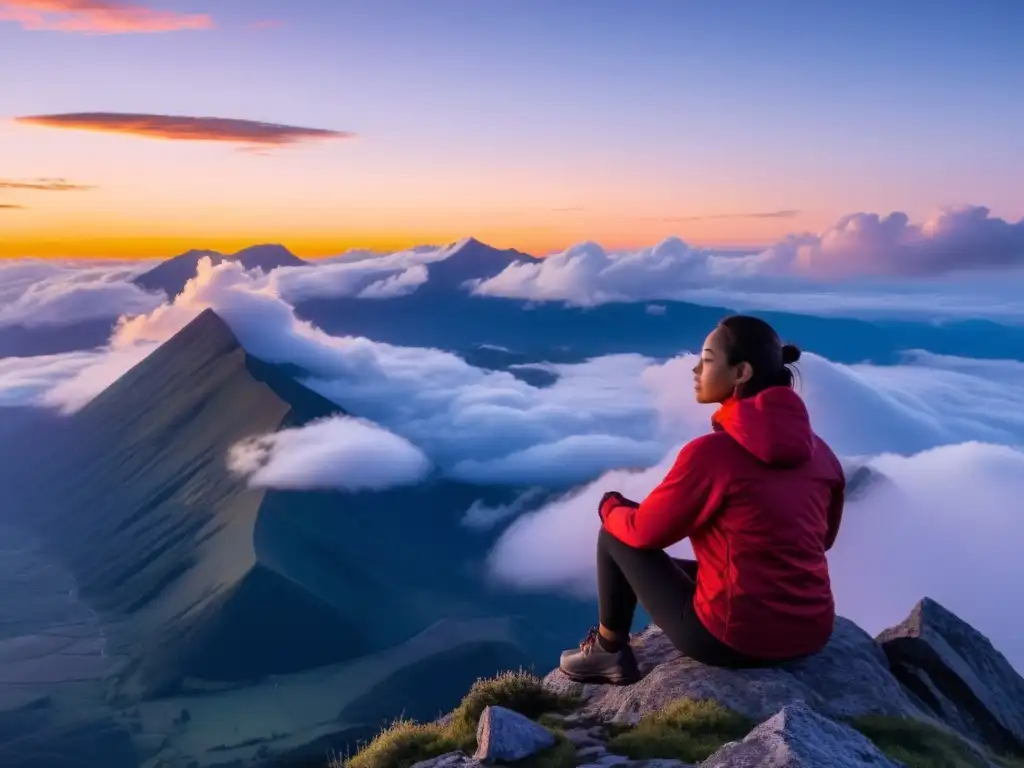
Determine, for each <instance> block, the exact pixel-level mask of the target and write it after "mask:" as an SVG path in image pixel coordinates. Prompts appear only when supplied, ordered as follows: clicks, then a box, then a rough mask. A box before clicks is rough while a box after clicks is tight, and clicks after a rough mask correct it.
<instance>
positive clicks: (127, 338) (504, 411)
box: [0, 259, 671, 484]
mask: <svg viewBox="0 0 1024 768" xmlns="http://www.w3.org/2000/svg"><path fill="white" fill-rule="evenodd" d="M207 308H212V309H214V310H215V311H217V312H218V313H219V314H220V315H221V316H222V317H223V318H224V319H225V320H226V321H227V322H228V324H229V325H230V326H231V327H232V329H233V330H234V332H235V333H236V334H237V335H238V337H239V340H240V341H241V342H242V344H243V346H245V348H246V349H247V350H249V352H251V353H252V354H253V355H255V356H256V357H259V358H261V359H263V360H266V361H268V362H271V363H291V364H294V365H297V366H299V367H301V368H302V369H304V370H306V371H307V372H308V376H307V377H306V378H305V383H306V384H307V385H308V386H310V387H311V388H313V389H315V390H316V391H318V392H319V393H321V394H323V395H324V396H326V397H328V398H330V399H332V400H333V401H335V402H337V403H338V404H339V405H341V406H342V407H343V408H345V409H346V410H347V411H349V412H351V413H353V414H356V415H358V416H360V417H363V418H366V419H369V420H371V421H373V422H375V423H377V424H379V425H380V426H381V427H383V428H384V429H387V430H389V431H391V432H393V433H395V434H397V435H400V436H401V437H403V438H404V439H406V440H408V441H410V442H411V443H412V444H414V445H416V446H417V447H418V448H419V449H420V450H422V451H423V452H424V453H426V454H427V455H428V456H429V457H430V458H431V460H432V461H433V462H434V463H435V464H436V465H437V466H438V468H439V470H440V471H442V472H444V473H445V474H447V475H448V476H450V477H454V478H458V479H462V480H466V481H471V482H510V483H523V484H565V483H571V482H583V481H585V480H587V479H589V478H591V477H593V476H595V475H596V474H599V473H600V472H602V471H604V470H605V469H608V468H610V467H613V466H617V465H619V463H620V462H622V461H623V460H624V458H625V459H626V460H628V461H629V462H630V464H632V465H635V466H649V465H650V464H652V463H654V462H656V461H657V460H658V459H659V458H660V457H661V456H662V455H663V454H664V452H665V450H666V448H667V446H668V445H669V444H670V441H671V436H670V435H667V434H662V432H661V430H660V428H659V422H658V416H657V412H656V410H655V408H654V406H653V393H652V392H650V391H649V390H646V389H644V388H637V387H636V381H637V378H638V376H639V374H640V373H641V371H643V370H644V369H645V368H646V367H647V366H648V364H649V361H648V360H646V359H645V358H643V357H641V356H639V355H617V356H610V357H605V358H600V359H598V360H594V361H590V362H588V363H584V364H581V365H564V366H551V370H552V371H553V372H554V373H556V374H557V375H558V377H559V378H558V380H557V382H556V383H555V384H554V385H552V386H549V387H546V388H543V389H538V388H535V387H532V386H530V385H529V384H527V383H525V382H523V381H521V380H519V379H517V378H516V377H514V376H513V375H511V374H509V373H505V372H494V371H485V370H482V369H479V368H474V367H473V366H471V365H469V364H468V363H466V362H465V361H464V360H462V359H461V358H459V357H457V356H455V355H452V354H449V353H446V352H441V351H438V350H433V349H414V348H403V347H396V346H392V345H388V344H380V343H376V342H373V341H370V340H368V339H364V338H351V337H347V338H337V337H332V336H328V335H327V334H324V333H323V332H321V331H319V330H318V329H316V328H314V327H312V326H310V325H309V324H308V323H306V322H304V321H300V320H298V319H297V318H296V317H295V315H294V313H293V311H292V308H291V306H290V305H289V304H288V303H286V302H284V301H283V300H282V299H281V298H280V297H279V295H278V294H277V293H276V291H275V290H274V282H273V281H272V280H271V279H269V278H267V277H265V276H262V275H257V274H253V273H247V272H245V271H244V270H243V269H242V268H241V267H240V266H239V265H238V264H237V263H234V262H225V263H223V264H220V265H217V266H213V265H212V264H211V262H210V261H209V260H208V259H204V260H202V261H201V262H200V267H199V274H198V276H197V277H196V278H195V279H194V280H192V281H191V282H189V283H188V285H187V286H186V287H185V290H184V291H183V293H182V294H181V295H180V296H178V297H177V298H176V299H175V300H174V301H173V302H171V303H166V304H163V305H161V306H159V307H158V308H157V309H155V310H153V311H152V312H150V313H148V314H143V315H139V316H136V317H134V318H125V319H124V320H123V321H122V322H121V323H120V324H119V326H118V328H117V330H116V332H115V335H114V337H113V338H112V340H111V344H110V346H109V349H106V350H100V351H96V352H93V353H87V354H86V355H81V354H76V355H73V356H66V357H63V358H62V357H61V356H54V357H50V358H45V359H40V360H39V362H38V364H39V366H41V368H42V372H41V373H38V372H37V373H33V372H32V363H31V361H20V362H19V364H18V367H17V370H16V371H15V370H11V371H9V374H10V375H9V377H8V378H7V379H5V378H4V377H3V375H2V373H0V390H7V395H6V399H7V400H8V401H9V402H10V401H12V400H16V398H17V395H16V393H21V400H20V401H21V402H37V403H38V402H45V403H46V404H51V405H53V404H60V405H62V406H63V407H64V408H65V409H66V410H69V409H74V408H76V407H80V406H81V405H82V404H83V403H84V402H86V395H87V391H88V390H89V389H90V388H92V390H93V394H98V393H99V392H100V391H102V389H103V388H104V387H105V386H108V385H109V384H110V383H112V382H113V381H114V380H116V378H117V377H118V376H120V375H122V374H123V373H124V372H125V370H126V367H125V366H126V364H129V363H130V361H131V360H133V359H138V355H141V354H145V353H146V352H147V351H148V350H150V349H152V348H153V345H155V344H159V343H161V342H163V341H165V340H166V339H168V338H170V337H171V336H173V335H174V334H175V333H176V332H177V331H179V330H180V329H181V328H183V327H184V326H185V325H186V324H187V323H188V322H190V321H191V320H192V319H193V318H194V317H196V316H197V315H198V314H199V313H200V312H202V311H203V310H204V309H207ZM62 360H64V361H65V365H64V366H63V367H62V365H61V361H62ZM0 372H2V369H0ZM26 378H29V379H31V380H32V381H35V382H37V383H39V384H38V385H37V386H36V387H35V388H34V389H26V387H25V384H24V381H25V379H26ZM43 382H48V383H49V388H45V387H43V385H42V383H43ZM58 382H59V384H58ZM567 459H571V460H567Z"/></svg>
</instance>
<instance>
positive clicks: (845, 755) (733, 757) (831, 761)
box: [700, 704, 900, 768]
mask: <svg viewBox="0 0 1024 768" xmlns="http://www.w3.org/2000/svg"><path fill="white" fill-rule="evenodd" d="M700 768H900V764H899V763H895V762H893V761H892V760H890V759H889V758H887V757H886V756H885V755H884V754H882V753H881V752H880V751H879V749H878V747H876V746H875V745H874V744H872V743H871V741H870V740H869V739H868V738H867V737H866V736H864V735H863V734H860V733H858V732H857V731H855V730H854V729H853V728H851V727H849V726H848V725H843V724H841V723H836V722H834V721H832V720H829V719H828V718H825V717H822V716H821V715H819V714H818V713H817V712H815V711H814V710H812V709H810V708H809V707H808V706H806V705H805V704H793V705H790V706H788V707H783V708H782V710H781V711H780V712H779V713H778V714H777V715H775V716H773V717H770V718H769V719H767V720H765V721H764V722H763V723H761V724H760V725H759V726H757V728H755V729H754V730H752V731H751V732H750V733H749V734H748V735H747V737H746V738H745V739H743V741H739V742H733V743H731V744H726V745H725V746H723V747H722V748H721V749H719V750H718V751H717V752H715V754H713V755H712V756H711V757H709V758H708V759H707V760H705V761H704V762H702V763H701V764H700Z"/></svg>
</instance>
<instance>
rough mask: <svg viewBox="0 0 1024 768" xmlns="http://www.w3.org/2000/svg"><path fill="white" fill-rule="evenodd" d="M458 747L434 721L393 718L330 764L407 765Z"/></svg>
mask: <svg viewBox="0 0 1024 768" xmlns="http://www.w3.org/2000/svg"><path fill="white" fill-rule="evenodd" d="M456 749H458V746H457V745H456V743H455V742H454V741H453V740H452V738H451V737H450V736H449V735H448V734H447V733H446V732H445V729H444V728H442V727H440V726H437V725H429V724H428V725H424V724H421V723H415V722H413V721H412V720H396V721H395V722H393V723H392V724H391V725H389V726H388V727H387V728H385V729H384V730H383V731H381V732H380V733H379V734H378V735H377V737H376V738H375V739H374V740H373V741H371V742H370V743H369V744H367V745H366V746H365V747H363V749H361V750H360V751H359V752H358V753H357V754H356V755H355V757H352V758H350V759H349V760H347V761H343V760H333V761H332V763H331V768H341V766H347V768H409V766H411V765H412V764H413V763H418V762H419V761H420V760H428V759H430V758H431V757H438V756H439V755H443V754H445V753H446V752H454V751H455V750H456Z"/></svg>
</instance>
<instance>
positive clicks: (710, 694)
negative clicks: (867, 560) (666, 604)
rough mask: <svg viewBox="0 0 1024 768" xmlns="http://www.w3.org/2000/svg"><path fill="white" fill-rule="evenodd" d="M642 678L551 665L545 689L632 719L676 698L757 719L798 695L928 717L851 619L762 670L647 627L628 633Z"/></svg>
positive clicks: (844, 713)
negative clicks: (592, 676)
mask: <svg viewBox="0 0 1024 768" xmlns="http://www.w3.org/2000/svg"><path fill="white" fill-rule="evenodd" d="M633 646H634V650H635V652H636V656H637V661H638V662H639V664H640V668H641V671H642V672H643V673H644V678H643V679H642V680H640V681H639V682H637V683H634V684H633V685H628V686H610V685H584V684H580V683H574V682H573V681H571V680H569V679H568V678H567V677H565V675H563V674H562V673H561V672H560V671H559V670H555V671H554V672H551V673H550V674H548V675H547V677H546V678H545V679H544V685H545V686H546V687H547V688H549V689H550V690H552V691H554V692H556V693H561V694H569V695H576V696H580V697H581V698H582V699H583V700H584V707H583V712H584V713H585V714H586V715H589V716H593V717H597V718H599V719H602V720H614V721H617V722H624V723H629V722H635V721H636V720H638V719H639V718H640V717H642V716H643V715H646V714H649V713H652V712H657V711H658V710H660V709H662V708H664V707H665V706H666V705H668V704H669V703H671V702H673V701H675V700H677V699H681V698H694V699H712V700H714V701H717V702H719V703H720V704H722V705H723V706H725V707H728V708H730V709H732V710H734V711H736V712H739V713H740V714H743V715H746V716H747V717H750V718H752V719H754V720H756V721H760V720H764V719H766V718H769V717H771V716H772V715H774V714H776V713H777V712H778V711H779V710H780V709H782V708H783V707H785V706H786V705H788V704H794V703H796V702H805V703H806V704H808V705H809V706H810V707H812V708H813V709H815V710H817V711H818V712H820V713H821V714H823V715H825V716H826V717H834V718H843V717H854V716H857V715H868V714H879V715H894V716H910V717H918V718H922V719H930V718H929V717H928V716H927V715H926V714H925V713H924V712H923V711H922V709H921V708H920V706H919V705H918V704H917V703H916V702H914V700H913V699H912V698H911V697H910V696H909V695H908V694H907V693H906V692H905V691H904V690H903V688H902V687H901V686H900V684H899V682H898V681H897V680H896V679H895V678H894V677H893V676H892V674H891V673H890V671H889V663H888V661H887V660H886V657H885V654H884V653H882V650H881V649H880V648H879V647H878V645H877V644H876V643H875V641H874V640H873V639H872V638H871V636H870V635H868V634H867V633H866V632H864V631H863V630H862V629H860V627H858V626H857V625H856V624H854V623H853V622H851V621H849V620H848V619H844V618H837V619H836V623H835V629H834V630H833V633H832V638H831V640H830V641H829V644H828V646H827V647H826V648H825V649H824V650H822V651H821V652H819V653H816V654H814V655H812V656H808V657H806V658H804V659H801V660H800V661H794V662H788V663H785V664H783V665H780V666H778V667H770V668H764V669H746V670H730V669H721V668H716V667H708V666H705V665H703V664H700V663H698V662H696V661H694V660H693V659H690V658H688V657H686V656H683V655H682V654H680V653H679V652H678V651H677V650H676V649H675V648H674V647H673V646H672V643H671V642H670V641H669V639H668V638H667V637H666V636H665V635H664V633H663V632H662V631H661V630H660V629H659V628H658V627H656V626H653V625H652V626H650V627H648V628H647V629H646V630H644V631H643V632H642V633H640V634H639V635H637V636H635V637H634V639H633Z"/></svg>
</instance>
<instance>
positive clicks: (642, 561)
mask: <svg viewBox="0 0 1024 768" xmlns="http://www.w3.org/2000/svg"><path fill="white" fill-rule="evenodd" d="M696 589H697V563H696V562H694V561H693V560H677V559H674V558H672V557H670V556H669V555H668V553H667V552H665V551H664V550H660V549H636V548H634V547H631V546H629V545H628V544H623V543H622V542H621V541H619V540H618V539H616V538H615V537H614V536H613V535H612V534H610V533H608V531H606V530H605V529H604V528H602V529H601V533H600V534H599V535H598V537H597V595H598V598H597V599H598V614H599V617H600V620H601V624H603V625H604V627H605V628H606V629H610V630H611V631H613V632H616V633H626V632H629V630H630V629H631V628H632V626H633V616H634V614H635V613H636V606H637V600H638V599H639V602H640V603H641V604H642V605H643V607H644V609H645V610H646V611H647V613H649V614H650V616H651V619H653V621H654V623H655V624H657V625H658V626H659V627H661V629H662V631H663V632H664V633H665V635H666V636H667V637H668V639H669V640H671V641H672V644H673V645H674V646H675V647H676V648H677V649H678V650H679V651H681V652H682V653H683V654H685V655H687V656H689V657H690V658H692V659H695V660H697V661H699V662H701V663H702V664H707V665H709V666H713V667H760V666H766V665H768V664H770V663H771V662H766V661H764V660H759V659H755V658H753V657H751V656H747V655H745V654H742V653H740V652H739V651H735V650H733V649H732V648H730V647H729V646H727V645H726V644H725V643H723V642H722V641H721V640H719V639H718V638H717V637H715V636H714V635H712V634H711V633H710V632H709V631H708V630H707V628H706V627H705V626H704V624H703V622H701V620H700V618H699V617H698V616H697V613H696V612H695V611H694V608H693V595H694V592H695V591H696Z"/></svg>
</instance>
